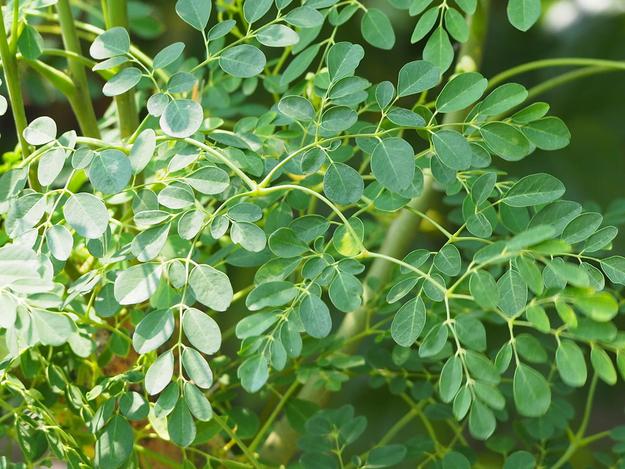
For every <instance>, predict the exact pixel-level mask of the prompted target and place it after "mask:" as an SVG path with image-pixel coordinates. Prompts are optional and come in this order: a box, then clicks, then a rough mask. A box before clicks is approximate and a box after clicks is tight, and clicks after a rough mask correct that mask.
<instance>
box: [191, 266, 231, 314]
mask: <svg viewBox="0 0 625 469" xmlns="http://www.w3.org/2000/svg"><path fill="white" fill-rule="evenodd" d="M189 287H190V288H191V291H192V292H193V294H194V295H195V298H196V299H197V300H198V301H199V302H200V303H202V304H203V305H204V306H208V307H209V308H211V309H214V310H215V311H225V310H227V309H228V307H229V306H230V303H231V302H232V296H233V292H232V285H230V279H229V278H228V276H227V275H226V274H224V273H223V272H221V271H219V270H217V269H215V268H214V267H212V266H210V265H206V264H199V265H196V266H195V267H194V268H193V270H192V271H191V274H190V275H189Z"/></svg>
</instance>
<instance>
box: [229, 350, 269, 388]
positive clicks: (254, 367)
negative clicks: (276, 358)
mask: <svg viewBox="0 0 625 469" xmlns="http://www.w3.org/2000/svg"><path fill="white" fill-rule="evenodd" d="M237 376H238V377H239V379H240V380H241V386H243V389H245V390H246V391H247V392H251V393H254V392H256V391H258V390H259V389H260V388H262V387H263V385H264V384H265V383H266V382H267V378H269V365H268V364H267V359H266V358H265V357H264V356H263V355H255V356H253V357H250V358H248V359H247V360H245V361H244V362H243V363H242V364H241V366H240V367H239V369H238V370H237Z"/></svg>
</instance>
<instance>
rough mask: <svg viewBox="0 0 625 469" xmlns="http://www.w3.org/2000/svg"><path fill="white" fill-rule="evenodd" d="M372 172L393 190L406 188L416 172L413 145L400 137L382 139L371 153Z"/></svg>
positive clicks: (385, 185)
mask: <svg viewBox="0 0 625 469" xmlns="http://www.w3.org/2000/svg"><path fill="white" fill-rule="evenodd" d="M371 172H372V173H373V175H374V176H375V178H376V179H377V180H378V182H379V183H380V184H381V185H382V186H384V187H386V188H387V189H389V190H391V191H393V192H398V191H400V190H403V189H406V188H407V187H408V186H409V185H410V184H411V183H412V179H413V177H414V173H415V163H414V150H413V149H412V146H410V144H409V143H408V142H407V141H405V140H404V139H402V138H399V137H392V138H386V139H384V140H381V141H380V143H378V144H377V146H376V147H375V149H374V150H373V154H372V155H371Z"/></svg>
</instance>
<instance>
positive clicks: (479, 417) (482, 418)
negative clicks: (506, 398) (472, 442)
mask: <svg viewBox="0 0 625 469" xmlns="http://www.w3.org/2000/svg"><path fill="white" fill-rule="evenodd" d="M496 426H497V421H496V420H495V415H494V414H493V411H492V410H490V409H489V408H488V407H486V406H485V405H484V404H482V403H481V402H480V401H477V400H476V401H474V402H473V405H471V412H470V413H469V431H470V432H471V435H472V436H473V437H474V438H476V439H478V440H487V439H488V438H490V436H491V435H492V434H493V433H494V432H495V428H496Z"/></svg>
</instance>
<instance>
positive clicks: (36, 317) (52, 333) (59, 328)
mask: <svg viewBox="0 0 625 469" xmlns="http://www.w3.org/2000/svg"><path fill="white" fill-rule="evenodd" d="M31 314H32V320H33V325H34V327H35V331H37V336H38V337H39V341H40V342H41V343H42V344H43V345H52V346H59V345H63V344H64V343H65V342H67V339H69V337H70V336H71V335H72V334H73V333H74V330H75V326H74V323H73V322H72V321H71V320H70V319H69V318H68V317H67V316H65V315H64V314H63V313H51V312H49V311H44V310H42V309H33V310H32V311H31Z"/></svg>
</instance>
